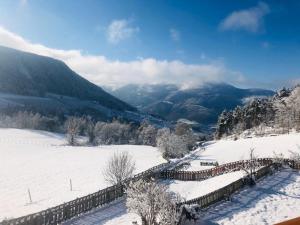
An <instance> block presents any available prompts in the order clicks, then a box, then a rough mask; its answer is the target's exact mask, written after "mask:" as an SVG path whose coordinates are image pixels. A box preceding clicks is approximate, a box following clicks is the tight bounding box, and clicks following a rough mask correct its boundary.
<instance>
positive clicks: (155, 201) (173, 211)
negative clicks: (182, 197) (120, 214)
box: [126, 180, 180, 225]
mask: <svg viewBox="0 0 300 225" xmlns="http://www.w3.org/2000/svg"><path fill="white" fill-rule="evenodd" d="M126 194H127V199H126V206H127V210H128V211H129V212H133V213H136V214H138V215H139V216H140V218H141V220H142V224H143V225H177V224H179V216H180V215H179V213H178V211H177V207H176V203H178V199H179V198H177V197H175V196H174V195H173V194H172V193H171V192H169V191H168V190H167V186H165V185H162V184H159V183H156V182H155V181H154V180H150V181H145V180H139V181H137V182H132V183H130V184H129V185H128V187H127V190H126Z"/></svg>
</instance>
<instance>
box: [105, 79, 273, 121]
mask: <svg viewBox="0 0 300 225" xmlns="http://www.w3.org/2000/svg"><path fill="white" fill-rule="evenodd" d="M107 90H108V91H109V92H110V93H111V94H113V95H114V96H116V97H118V98H120V99H121V100H123V101H125V102H128V103H129V104H131V105H133V106H136V107H137V108H138V109H140V110H141V111H143V112H146V113H150V114H153V115H155V116H159V117H161V118H163V119H166V120H169V121H176V120H178V119H187V120H190V121H195V122H197V123H200V124H202V125H205V126H207V125H213V124H215V123H216V122H217V118H218V115H219V114H220V113H221V112H222V111H223V110H224V109H227V110H230V109H233V108H235V107H236V106H237V105H242V104H243V103H244V102H245V101H247V100H248V99H251V98H254V97H263V96H271V95H273V94H274V92H273V91H269V90H263V89H241V88H237V87H234V86H232V85H229V84H226V83H208V84H204V85H202V86H199V87H198V88H193V89H185V90H182V89H180V88H178V87H177V86H175V85H127V86H124V87H121V88H118V89H115V90H113V89H111V90H109V89H107Z"/></svg>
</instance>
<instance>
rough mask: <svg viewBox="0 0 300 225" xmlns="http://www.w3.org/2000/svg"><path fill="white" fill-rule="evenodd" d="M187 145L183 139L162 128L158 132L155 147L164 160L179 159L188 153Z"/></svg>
mask: <svg viewBox="0 0 300 225" xmlns="http://www.w3.org/2000/svg"><path fill="white" fill-rule="evenodd" d="M187 144H188V143H187V142H186V140H185V139H184V137H182V136H179V135H176V134H174V133H171V132H170V130H169V129H167V128H163V129H160V130H159V131H158V135H157V147H158V148H159V150H160V151H161V152H162V153H163V156H164V157H165V158H179V157H182V156H183V155H185V154H186V153H188V151H189V150H188V145H187Z"/></svg>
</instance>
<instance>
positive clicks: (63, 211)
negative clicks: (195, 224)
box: [0, 158, 300, 225]
mask: <svg viewBox="0 0 300 225" xmlns="http://www.w3.org/2000/svg"><path fill="white" fill-rule="evenodd" d="M256 161H258V162H259V163H261V164H260V165H261V166H267V167H264V168H262V169H260V170H258V171H257V172H256V176H257V178H259V177H261V176H263V175H264V173H265V170H267V169H266V168H269V167H270V165H271V164H272V163H273V159H271V158H265V159H257V160H256ZM249 162H250V160H246V161H237V162H233V163H227V164H223V165H221V166H218V167H215V168H212V169H208V170H203V171H196V172H195V171H173V170H166V171H165V169H167V168H169V167H170V166H171V164H170V163H163V164H160V165H157V166H154V167H152V168H150V169H148V170H146V171H144V172H141V173H139V174H136V175H135V176H133V177H132V178H131V179H128V180H126V181H125V182H124V183H125V184H126V183H129V182H130V181H137V180H139V179H142V178H143V179H145V178H150V177H159V178H162V179H181V180H203V179H207V178H210V177H213V176H217V175H221V174H223V173H226V172H230V171H234V170H239V169H240V168H241V166H246V165H247V163H248V164H249ZM285 163H288V164H290V165H291V167H292V168H295V169H300V163H298V164H296V163H295V162H294V161H292V160H285ZM242 185H244V184H243V180H242V179H240V180H238V181H235V182H234V183H232V184H230V185H227V186H226V187H224V188H221V189H219V190H217V191H214V192H212V193H210V194H208V195H205V196H202V197H200V198H196V199H193V200H189V201H186V202H183V203H182V204H195V203H198V204H199V205H200V206H201V207H206V206H208V205H211V204H213V203H214V202H216V201H219V200H221V199H223V198H224V197H225V196H227V195H228V194H231V193H233V192H235V191H236V190H238V189H240V188H241V187H243V186H242ZM124 189H125V185H114V186H111V187H107V188H105V189H103V190H100V191H98V192H95V193H93V194H89V195H87V196H84V197H81V198H77V199H75V200H73V201H70V202H67V203H64V204H61V205H59V206H55V207H52V208H49V209H46V210H43V211H41V212H37V213H33V214H30V215H27V216H23V217H20V218H16V219H11V220H4V221H2V222H0V225H55V224H60V223H62V222H63V221H66V220H68V219H71V218H73V217H76V216H79V215H81V214H83V213H85V212H88V211H90V210H92V209H93V208H97V207H99V206H103V205H105V204H108V203H110V202H113V201H115V200H117V199H119V198H121V197H123V196H124Z"/></svg>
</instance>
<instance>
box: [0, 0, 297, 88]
mask: <svg viewBox="0 0 300 225" xmlns="http://www.w3.org/2000/svg"><path fill="white" fill-rule="evenodd" d="M0 45H3V46H7V47H12V48H16V49H20V50H24V51H29V52H33V53H36V54H40V55H45V56H50V57H54V58H57V59H60V60H63V61H64V62H65V63H66V64H67V65H68V66H70V68H71V69H73V70H74V71H75V72H77V73H79V74H80V75H81V76H83V77H85V78H86V79H88V80H90V81H92V82H94V83H96V84H98V85H100V86H106V85H110V86H122V85H125V84H129V83H137V84H143V83H151V84H155V83H173V84H177V85H180V86H181V87H186V88H189V87H193V86H198V85H201V84H203V83H205V82H229V83H232V84H234V85H237V86H240V87H262V88H270V89H277V88H280V87H282V86H290V85H294V84H296V83H297V82H298V81H299V82H300V66H299V65H300V63H299V62H300V1H298V0H276V1H267V0H265V1H253V0H243V1H240V0H235V1H233V0H226V1H221V0H218V1H216V0H201V1H200V0H189V1H182V0H151V1H148V0H126V1H123V0H101V1H98V0H64V1H60V0H51V1H46V0H1V1H0Z"/></svg>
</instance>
